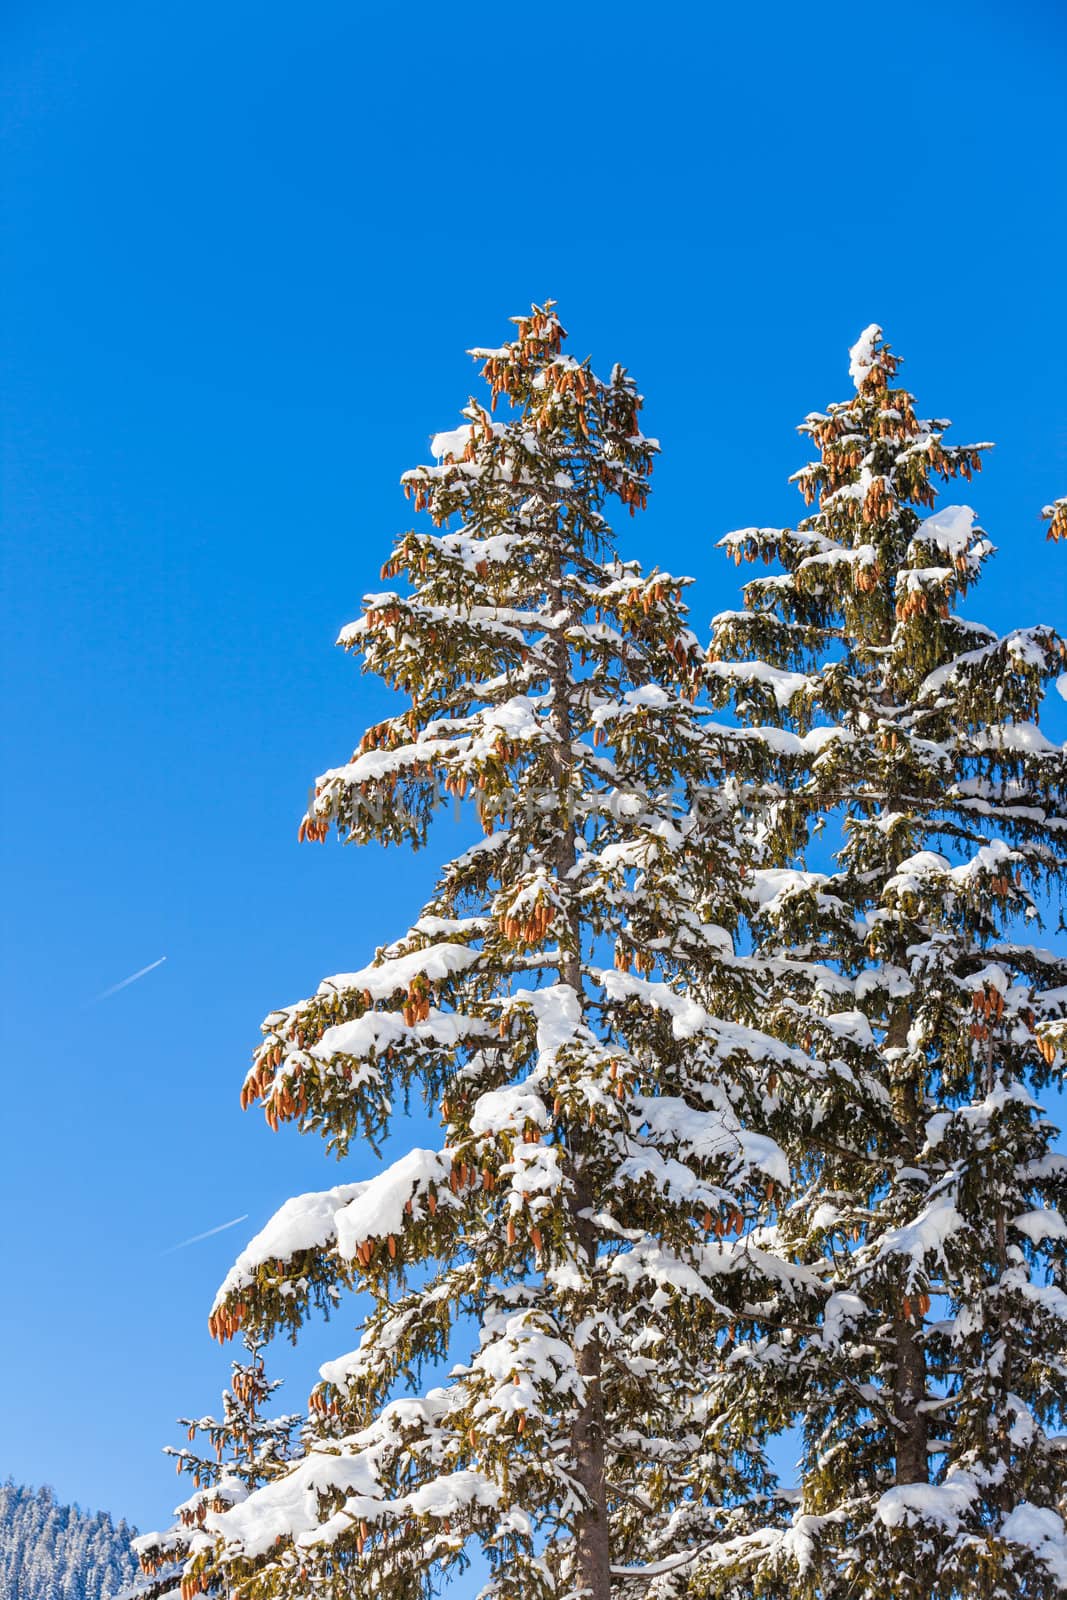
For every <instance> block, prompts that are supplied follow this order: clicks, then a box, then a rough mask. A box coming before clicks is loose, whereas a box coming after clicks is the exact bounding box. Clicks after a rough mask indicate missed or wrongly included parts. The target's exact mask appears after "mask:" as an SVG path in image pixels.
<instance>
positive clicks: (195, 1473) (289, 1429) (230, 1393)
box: [120, 1330, 303, 1600]
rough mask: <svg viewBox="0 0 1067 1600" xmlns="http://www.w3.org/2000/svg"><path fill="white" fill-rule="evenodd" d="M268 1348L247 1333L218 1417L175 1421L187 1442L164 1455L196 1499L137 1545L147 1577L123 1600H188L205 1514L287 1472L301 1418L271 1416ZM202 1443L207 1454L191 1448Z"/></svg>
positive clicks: (276, 1383)
mask: <svg viewBox="0 0 1067 1600" xmlns="http://www.w3.org/2000/svg"><path fill="white" fill-rule="evenodd" d="M264 1345H265V1341H264V1340H263V1338H262V1337H261V1336H260V1335H259V1334H257V1333H256V1332H255V1331H254V1330H249V1331H247V1332H246V1333H245V1336H244V1346H245V1359H244V1360H243V1361H234V1362H232V1363H231V1365H232V1373H231V1377H230V1385H229V1388H227V1389H224V1390H223V1392H222V1416H221V1417H217V1418H216V1417H210V1416H208V1417H180V1418H179V1419H178V1420H179V1425H180V1426H181V1427H183V1428H184V1429H185V1431H186V1439H187V1442H186V1443H185V1444H182V1445H167V1446H165V1453H166V1454H167V1455H169V1456H173V1457H174V1462H175V1468H176V1470H177V1473H178V1475H179V1477H180V1476H181V1475H182V1474H183V1473H184V1474H186V1475H187V1476H190V1477H191V1478H192V1480H193V1486H194V1491H195V1492H194V1493H193V1494H192V1495H191V1496H190V1497H189V1498H188V1499H186V1500H183V1501H182V1503H181V1505H179V1506H176V1507H175V1510H174V1515H175V1517H177V1519H178V1520H177V1521H176V1522H175V1523H174V1525H173V1526H172V1527H170V1528H168V1529H167V1530H166V1531H165V1532H162V1533H143V1534H141V1535H140V1536H139V1537H138V1538H136V1539H134V1541H133V1549H134V1552H135V1554H136V1556H137V1559H138V1562H139V1563H140V1567H141V1572H142V1574H143V1575H144V1576H143V1578H142V1580H141V1581H140V1582H138V1583H137V1584H136V1585H134V1586H133V1587H132V1588H130V1589H129V1590H127V1591H126V1593H125V1594H124V1595H123V1596H122V1597H120V1600H133V1597H137V1600H157V1597H161V1596H163V1595H169V1594H171V1593H174V1594H179V1595H180V1600H188V1595H189V1593H190V1592H191V1591H189V1590H188V1589H187V1587H186V1586H185V1584H184V1583H183V1573H184V1569H185V1567H186V1565H187V1564H188V1563H189V1562H190V1561H195V1559H196V1556H197V1554H198V1553H199V1551H200V1550H201V1549H204V1548H208V1547H209V1546H210V1543H211V1541H210V1539H209V1538H208V1536H207V1535H206V1534H205V1533H204V1532H203V1531H202V1530H203V1527H204V1520H205V1518H206V1516H207V1514H208V1512H210V1511H214V1512H219V1511H225V1510H227V1509H228V1508H229V1507H231V1506H234V1505H238V1504H240V1502H241V1501H243V1500H246V1499H247V1498H248V1495H249V1494H250V1493H251V1491H252V1490H253V1489H257V1488H258V1487H259V1486H260V1485H261V1484H264V1483H270V1482H271V1480H272V1479H273V1478H276V1477H278V1476H279V1475H280V1473H281V1472H283V1471H284V1470H285V1466H286V1463H287V1462H288V1461H289V1459H290V1457H291V1455H292V1453H293V1439H294V1434H295V1433H296V1431H297V1429H298V1428H299V1426H300V1424H301V1423H302V1422H303V1418H302V1417H301V1416H298V1415H295V1414H290V1415H278V1416H273V1417H272V1416H268V1415H266V1407H267V1406H268V1405H269V1404H270V1400H271V1396H272V1395H273V1394H274V1393H275V1391H276V1390H277V1389H279V1388H280V1387H281V1383H282V1380H281V1379H280V1378H268V1377H267V1374H266V1369H265V1366H264V1361H263V1350H264ZM198 1435H199V1436H200V1437H201V1438H202V1439H203V1440H204V1441H205V1443H206V1444H207V1446H208V1449H209V1452H210V1453H209V1454H202V1453H201V1452H200V1451H199V1450H197V1449H196V1448H194V1446H195V1443H196V1440H197V1436H198Z"/></svg>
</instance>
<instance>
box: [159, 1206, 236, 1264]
mask: <svg viewBox="0 0 1067 1600" xmlns="http://www.w3.org/2000/svg"><path fill="white" fill-rule="evenodd" d="M247 1221H248V1212H247V1211H246V1212H245V1214H244V1216H243V1217H233V1218H232V1219H231V1220H230V1221H229V1222H220V1223H219V1225H218V1227H217V1228H207V1229H206V1230H205V1231H204V1232H203V1233H194V1234H193V1236H192V1238H191V1239H183V1240H182V1242H181V1244H172V1245H170V1246H169V1248H168V1249H166V1250H162V1251H161V1252H160V1254H161V1255H165V1256H169V1255H173V1254H174V1252H175V1250H184V1249H185V1247H186V1245H187V1244H199V1243H200V1241H201V1239H210V1238H211V1237H212V1235H213V1234H216V1233H225V1232H226V1229H227V1228H236V1226H237V1224H238V1223H239V1222H247Z"/></svg>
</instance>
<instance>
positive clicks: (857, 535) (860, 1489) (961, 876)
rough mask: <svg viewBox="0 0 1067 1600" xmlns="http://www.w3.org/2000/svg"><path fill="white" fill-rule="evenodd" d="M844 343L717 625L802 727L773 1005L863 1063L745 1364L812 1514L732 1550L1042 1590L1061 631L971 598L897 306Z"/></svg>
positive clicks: (1048, 1437)
mask: <svg viewBox="0 0 1067 1600" xmlns="http://www.w3.org/2000/svg"><path fill="white" fill-rule="evenodd" d="M851 354H852V366H851V375H852V377H853V380H854V384H855V394H854V395H853V396H852V397H851V398H849V399H848V400H846V401H844V402H842V403H841V404H837V405H832V406H830V407H829V408H828V410H827V411H826V412H819V413H814V414H812V415H810V416H809V417H808V418H807V419H806V421H805V422H804V424H803V425H802V428H801V432H803V433H804V434H806V435H807V436H808V437H809V438H810V439H811V440H812V441H813V443H814V445H815V446H816V449H817V452H818V454H817V458H816V459H815V460H814V461H812V462H811V463H809V465H807V466H806V467H804V468H803V469H802V470H801V471H800V472H798V473H797V474H796V479H795V481H796V482H797V483H798V485H799V487H800V490H801V492H802V494H803V496H804V498H805V501H806V502H807V504H808V505H809V506H814V507H815V509H814V510H813V511H812V512H811V514H810V515H808V516H807V517H805V518H804V519H803V520H802V521H800V522H799V523H798V525H797V527H796V528H795V529H768V528H749V529H744V530H742V531H740V532H739V533H736V534H732V535H730V536H728V538H727V539H726V540H725V541H724V543H725V544H726V546H727V548H728V549H729V550H730V551H731V552H732V553H733V555H734V557H735V559H736V560H738V561H741V560H743V559H744V560H753V559H762V560H764V561H768V562H772V563H775V564H776V565H777V566H778V568H779V570H778V571H777V572H776V573H774V574H771V575H768V576H766V577H761V578H757V579H755V580H754V581H752V582H750V583H748V584H747V586H746V588H745V610H744V611H742V612H734V613H729V614H726V615H724V616H723V617H722V618H721V619H718V622H717V625H716V628H715V634H714V641H713V648H712V655H713V657H718V658H719V659H717V660H713V661H712V662H711V664H710V666H709V676H710V683H711V685H712V690H713V693H715V694H716V695H717V697H718V699H719V700H720V702H722V703H724V704H725V703H730V704H732V705H733V707H734V708H735V710H736V712H737V714H738V716H739V718H740V720H741V721H742V722H744V723H762V724H763V725H764V728H763V732H764V736H765V737H766V736H767V734H768V732H769V727H770V726H773V727H776V728H778V729H780V730H782V738H783V739H785V743H782V744H777V745H776V744H775V742H774V740H773V739H769V740H768V743H767V746H766V748H767V758H766V761H765V763H764V772H763V778H764V786H763V789H762V791H761V794H762V796H763V798H762V800H761V805H763V806H764V810H763V818H762V823H761V826H762V828H763V833H764V838H765V840H766V843H767V845H768V847H769V848H771V849H773V851H774V852H775V853H776V855H777V867H776V868H775V869H774V870H761V871H758V872H757V873H756V874H755V876H754V879H753V889H752V898H753V929H754V940H755V952H754V953H755V954H756V956H758V957H759V958H761V959H762V961H763V962H764V963H765V965H766V966H767V968H768V969H769V970H770V969H773V972H774V974H775V976H774V981H773V983H772V984H770V985H769V986H768V988H767V989H766V990H765V995H766V1001H767V1011H766V1013H765V1019H764V1020H765V1022H766V1023H767V1025H768V1026H770V1027H772V1028H773V1029H774V1030H775V1031H777V1032H778V1033H779V1034H780V1035H781V1037H782V1038H783V1039H785V1040H787V1041H790V1042H792V1043H795V1044H800V1045H801V1046H802V1047H803V1048H805V1049H807V1050H810V1051H811V1053H812V1054H813V1055H814V1056H816V1057H819V1058H821V1059H824V1060H826V1061H829V1060H831V1059H834V1058H837V1059H839V1060H841V1061H842V1062H843V1063H844V1065H845V1066H846V1067H847V1068H848V1069H849V1070H850V1071H851V1072H852V1073H853V1074H854V1082H853V1084H852V1085H851V1086H847V1087H846V1085H847V1079H846V1078H845V1077H844V1076H843V1075H840V1074H839V1075H838V1076H836V1077H834V1076H832V1075H826V1076H824V1077H823V1079H822V1080H821V1081H822V1084H823V1089H824V1092H823V1093H822V1095H821V1098H820V1099H819V1102H818V1105H817V1116H816V1118H815V1125H814V1126H813V1125H812V1121H811V1120H810V1119H809V1120H808V1122H807V1123H806V1124H805V1123H804V1121H803V1119H798V1123H797V1137H796V1138H795V1140H794V1141H793V1142H792V1143H791V1144H790V1146H789V1156H790V1161H791V1165H792V1168H793V1172H794V1175H795V1187H794V1190H793V1193H792V1195H791V1197H790V1202H789V1204H788V1206H787V1207H786V1208H785V1209H784V1212H783V1215H782V1216H781V1218H780V1219H779V1223H778V1225H777V1228H776V1232H775V1240H776V1248H778V1249H779V1250H781V1252H782V1254H783V1256H785V1257H786V1258H792V1259H795V1260H796V1261H798V1262H800V1263H803V1264H804V1265H805V1266H806V1267H807V1268H808V1269H809V1270H810V1273H811V1275H812V1279H813V1280H815V1281H817V1283H818V1286H819V1287H818V1290H817V1292H813V1293H811V1294H809V1295H808V1296H807V1298H806V1299H805V1300H802V1301H797V1302H796V1303H795V1305H794V1307H793V1308H792V1314H790V1307H788V1306H787V1307H785V1308H784V1309H783V1313H782V1316H781V1327H780V1333H779V1336H778V1338H777V1340H776V1341H773V1342H768V1341H763V1342H762V1343H760V1342H756V1343H754V1344H753V1345H752V1346H751V1348H750V1349H749V1350H748V1351H747V1352H745V1354H744V1357H743V1359H742V1360H741V1361H740V1362H739V1364H738V1366H737V1368H736V1370H737V1372H738V1375H739V1377H743V1378H744V1380H745V1382H746V1383H747V1384H748V1385H749V1386H751V1387H753V1388H758V1389H759V1391H760V1392H761V1393H763V1394H764V1395H765V1396H766V1397H767V1403H768V1407H769V1412H773V1411H774V1410H775V1409H777V1410H779V1411H787V1412H790V1413H791V1414H792V1415H793V1416H794V1417H795V1418H796V1419H797V1421H798V1422H799V1423H800V1424H801V1426H802V1429H803V1455H802V1461H801V1503H800V1506H799V1508H798V1512H797V1516H796V1519H795V1523H794V1526H793V1528H792V1529H791V1530H790V1532H789V1533H788V1534H787V1535H785V1536H781V1537H773V1536H770V1535H767V1536H764V1537H763V1538H762V1539H754V1540H750V1541H748V1542H747V1543H745V1544H743V1545H739V1547H738V1551H737V1566H736V1568H735V1571H736V1572H738V1573H741V1572H745V1571H747V1572H749V1573H750V1574H751V1575H752V1580H753V1581H754V1582H758V1581H767V1582H769V1583H770V1582H774V1581H777V1582H779V1583H780V1584H781V1592H782V1593H783V1594H787V1595H789V1596H791V1597H793V1596H796V1597H799V1596H810V1597H814V1596H818V1597H819V1600H831V1597H833V1600H837V1597H840V1600H845V1597H846V1596H847V1597H848V1600H862V1597H864V1596H867V1597H871V1600H874V1597H878V1600H887V1597H888V1596H890V1595H892V1596H893V1597H894V1600H919V1597H920V1596H921V1597H922V1600H950V1597H951V1600H956V1597H972V1596H973V1597H981V1600H993V1597H997V1600H1009V1597H1013V1596H1019V1595H1023V1594H1025V1595H1027V1596H1041V1597H1050V1596H1052V1595H1054V1594H1056V1595H1059V1594H1061V1593H1062V1592H1063V1590H1064V1588H1065V1587H1067V1543H1065V1541H1064V1530H1063V1522H1062V1520H1061V1518H1062V1512H1063V1510H1064V1493H1065V1487H1067V1479H1065V1470H1064V1463H1065V1456H1064V1451H1063V1443H1062V1440H1061V1439H1060V1438H1059V1437H1058V1436H1057V1430H1058V1428H1059V1427H1061V1426H1062V1419H1063V1416H1064V1410H1065V1405H1067V1367H1065V1366H1064V1363H1063V1359H1062V1351H1063V1342H1064V1333H1065V1326H1067V1293H1065V1291H1067V1254H1065V1241H1067V1225H1065V1221H1064V1215H1063V1210H1064V1201H1065V1199H1067V1160H1065V1158H1064V1157H1063V1156H1062V1155H1059V1154H1058V1153H1056V1152H1055V1151H1054V1149H1053V1142H1054V1138H1055V1134H1056V1129H1055V1128H1054V1127H1053V1125H1052V1123H1051V1121H1050V1119H1049V1117H1048V1115H1047V1113H1046V1112H1045V1110H1043V1109H1042V1107H1041V1106H1040V1104H1039V1103H1038V1102H1037V1100H1036V1099H1035V1098H1034V1097H1035V1096H1036V1095H1038V1094H1040V1093H1041V1091H1043V1090H1045V1089H1047V1088H1048V1087H1049V1086H1050V1085H1057V1086H1058V1085H1059V1084H1060V1083H1061V1081H1062V1075H1063V1068H1064V1061H1065V1054H1064V1051H1065V1048H1067V1025H1065V1023H1064V1020H1063V1019H1064V1012H1065V1006H1067V959H1065V958H1064V957H1063V956H1062V955H1057V954H1054V953H1052V952H1050V951H1049V950H1047V949H1044V948H1043V947H1042V946H1041V945H1040V944H1039V943H1037V942H1032V934H1031V933H1030V931H1029V930H1030V929H1032V928H1036V927H1037V926H1038V924H1039V922H1040V916H1041V913H1042V910H1043V909H1044V908H1045V906H1046V905H1047V902H1048V898H1049V896H1050V894H1052V893H1054V892H1057V891H1058V890H1059V888H1060V887H1061V886H1062V882H1063V877H1064V869H1065V865H1067V820H1065V817H1064V798H1065V789H1067V764H1065V761H1064V752H1063V750H1062V748H1060V747H1058V746H1057V745H1055V744H1053V743H1051V742H1050V741H1049V740H1048V739H1047V738H1046V737H1045V735H1044V734H1043V733H1042V731H1041V730H1040V728H1039V727H1038V716H1039V711H1040V706H1041V700H1042V696H1043V694H1044V692H1045V689H1046V686H1047V684H1048V682H1049V680H1050V679H1051V678H1053V677H1054V676H1055V675H1056V674H1057V673H1059V672H1061V671H1062V669H1063V659H1064V652H1065V646H1064V644H1063V641H1062V640H1061V639H1060V638H1059V637H1058V635H1057V634H1056V633H1055V632H1054V631H1053V630H1052V629H1051V628H1049V627H1044V626H1041V627H1033V628H1025V629H1020V630H1017V631H1015V632H1012V633H1009V634H1007V635H1006V636H1004V637H997V636H996V635H995V634H994V633H993V632H991V631H990V630H989V629H988V628H986V627H984V626H982V625H981V624H979V623H976V622H970V621H967V620H965V619H964V618H963V617H962V616H960V615H959V613H958V612H957V610H956V606H957V603H958V602H959V600H960V599H961V598H962V597H963V596H964V595H965V594H966V593H967V591H968V590H969V589H970V588H971V587H972V586H973V585H974V584H975V583H977V581H978V580H979V577H980V575H981V573H982V569H983V567H984V565H985V563H986V562H987V560H988V559H989V558H990V557H991V555H992V554H993V546H992V545H991V543H990V541H989V540H988V539H987V538H986V536H985V534H984V533H983V532H982V530H981V529H980V528H979V527H977V525H976V524H975V519H974V513H973V512H972V511H971V510H970V509H969V508H967V507H963V506H949V507H943V508H941V509H935V496H936V491H935V486H934V479H935V476H940V477H941V478H946V479H947V478H955V477H958V476H963V477H965V478H969V477H970V476H971V474H972V473H973V472H974V471H975V470H976V469H977V468H978V467H979V465H980V462H981V453H982V452H983V451H984V450H985V449H986V448H987V446H984V445H978V446H964V447H960V446H954V445H950V444H948V443H946V442H945V437H944V435H945V430H946V428H947V427H948V424H947V423H946V422H944V421H942V420H932V421H924V420H921V419H920V418H919V417H918V416H917V415H916V412H915V409H914V399H913V397H912V396H911V395H910V394H909V393H908V392H907V391H906V390H905V389H903V388H902V387H900V386H899V384H898V382H897V378H896V373H897V368H898V358H897V357H896V356H894V355H893V354H892V352H891V350H890V349H889V346H888V345H887V344H886V343H885V341H884V339H883V337H882V334H881V330H880V329H879V328H877V327H871V328H868V329H867V330H866V331H865V332H864V334H863V335H862V336H861V338H860V340H859V342H858V343H857V345H856V346H855V347H854V349H853V350H852V352H851ZM1062 504H1063V503H1062V502H1060V503H1058V505H1062ZM1047 515H1048V516H1049V517H1050V519H1051V520H1052V532H1053V534H1055V533H1056V531H1057V529H1058V526H1059V522H1058V521H1057V518H1059V521H1062V518H1061V517H1060V515H1059V511H1058V509H1057V508H1051V507H1050V508H1049V510H1048V512H1047ZM730 657H733V658H735V659H733V660H730V659H727V658H730ZM823 828H826V829H827V830H828V833H829V834H830V835H831V837H832V838H833V842H834V844H835V845H836V849H835V851H834V853H833V857H832V859H831V860H829V861H827V862H826V865H825V867H824V869H823V870H809V869H808V868H807V866H806V854H808V855H810V856H811V858H812V861H813V862H814V861H816V860H818V861H825V858H826V851H825V846H823V847H822V849H821V851H820V845H819V838H818V835H819V832H820V830H822V829H823ZM839 1090H840V1092H838V1091H839ZM809 1281H810V1280H809Z"/></svg>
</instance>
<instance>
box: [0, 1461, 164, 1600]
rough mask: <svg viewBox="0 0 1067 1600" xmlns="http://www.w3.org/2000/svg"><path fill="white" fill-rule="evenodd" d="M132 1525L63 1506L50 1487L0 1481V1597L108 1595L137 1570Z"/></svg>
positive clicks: (61, 1599) (48, 1599)
mask: <svg viewBox="0 0 1067 1600" xmlns="http://www.w3.org/2000/svg"><path fill="white" fill-rule="evenodd" d="M133 1534H134V1530H133V1529H132V1528H131V1527H129V1526H128V1524H127V1523H125V1522H118V1523H115V1522H112V1520H111V1518H110V1517H109V1516H108V1515H107V1513H106V1512H104V1511H97V1512H88V1511H81V1510H79V1508H78V1507H77V1506H62V1505H59V1504H58V1503H57V1501H56V1497H55V1495H54V1494H53V1492H52V1490H51V1489H49V1488H43V1489H28V1488H25V1487H24V1486H22V1485H20V1484H15V1483H12V1482H11V1481H10V1480H9V1481H8V1482H7V1483H2V1484H0V1600H110V1596H112V1595H115V1594H117V1593H118V1592H119V1590H120V1589H122V1588H123V1587H124V1586H125V1585H126V1584H128V1583H129V1582H130V1580H131V1578H132V1577H133V1576H134V1574H135V1573H136V1571H137V1563H136V1561H135V1560H134V1557H133V1555H132V1553H131V1550H130V1540H131V1538H132V1537H133Z"/></svg>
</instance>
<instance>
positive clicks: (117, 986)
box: [96, 956, 167, 1000]
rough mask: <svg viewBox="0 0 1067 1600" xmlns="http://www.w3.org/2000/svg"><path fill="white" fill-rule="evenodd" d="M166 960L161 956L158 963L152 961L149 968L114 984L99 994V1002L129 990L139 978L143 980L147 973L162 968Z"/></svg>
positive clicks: (131, 974)
mask: <svg viewBox="0 0 1067 1600" xmlns="http://www.w3.org/2000/svg"><path fill="white" fill-rule="evenodd" d="M166 959H167V958H166V956H160V958H159V960H158V961H150V962H149V963H148V965H147V967H142V968H141V970H140V972H131V973H130V976H129V977H128V978H123V980H122V982H121V983H113V984H112V985H111V988H110V989H105V990H104V991H103V993H102V994H98V995H97V996H96V998H97V1000H106V999H107V998H108V996H109V995H113V994H118V992H119V990H120V989H126V988H128V987H129V985H130V984H131V983H136V982H137V980H138V978H143V977H144V976H145V974H146V973H149V972H155V970H156V968H157V967H161V966H162V965H163V963H164V961H166Z"/></svg>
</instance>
